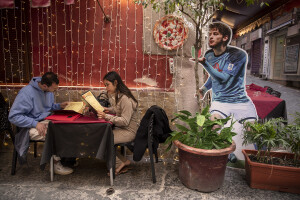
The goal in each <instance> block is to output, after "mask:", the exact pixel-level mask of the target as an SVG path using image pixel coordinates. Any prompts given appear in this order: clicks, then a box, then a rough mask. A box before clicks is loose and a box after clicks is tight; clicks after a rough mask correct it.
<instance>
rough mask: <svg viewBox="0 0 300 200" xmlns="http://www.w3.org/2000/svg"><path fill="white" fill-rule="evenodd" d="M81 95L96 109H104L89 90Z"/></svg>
mask: <svg viewBox="0 0 300 200" xmlns="http://www.w3.org/2000/svg"><path fill="white" fill-rule="evenodd" d="M81 96H82V97H83V99H84V100H85V101H86V102H87V103H88V104H90V106H91V107H92V108H93V109H95V110H96V111H97V110H100V111H104V108H103V107H102V106H101V104H100V103H99V101H98V100H97V99H96V97H95V96H94V94H93V93H92V92H91V91H88V92H86V93H84V94H83V95H81Z"/></svg>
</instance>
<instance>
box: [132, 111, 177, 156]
mask: <svg viewBox="0 0 300 200" xmlns="http://www.w3.org/2000/svg"><path fill="white" fill-rule="evenodd" d="M152 114H154V119H153V144H152V147H153V153H154V154H156V153H157V148H158V145H159V143H163V142H165V140H166V139H167V138H168V137H169V136H170V133H171V132H172V130H171V129H170V127H169V119H168V117H167V115H166V113H165V111H164V109H162V108H161V107H159V106H156V105H154V106H151V107H150V108H149V109H148V110H147V112H146V114H145V115H144V117H143V118H142V120H141V123H140V126H139V128H138V130H137V133H136V137H135V139H134V150H133V160H134V161H140V160H141V159H142V157H143V155H144V153H145V151H146V149H147V147H148V126H149V124H150V117H151V115H152Z"/></svg>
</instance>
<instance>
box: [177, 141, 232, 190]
mask: <svg viewBox="0 0 300 200" xmlns="http://www.w3.org/2000/svg"><path fill="white" fill-rule="evenodd" d="M174 144H175V145H176V146H177V147H178V149H179V178H180V180H181V182H182V183H183V184H184V185H185V186H186V187H188V188H190V189H194V190H198V191H200V192H213V191H215V190H218V189H219V188H220V187H221V186H222V184H223V181H224V176H225V170H226V164H227V159H228V155H229V154H230V153H232V152H233V151H234V150H235V148H236V145H235V143H234V142H233V143H232V145H231V146H230V147H228V148H225V149H213V150H206V149H197V148H193V147H190V146H187V145H185V144H182V143H181V142H179V141H178V140H176V141H174Z"/></svg>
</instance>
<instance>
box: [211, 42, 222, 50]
mask: <svg viewBox="0 0 300 200" xmlns="http://www.w3.org/2000/svg"><path fill="white" fill-rule="evenodd" d="M222 45H223V42H222V41H220V42H218V43H216V44H215V45H210V44H209V45H208V46H209V47H210V48H212V49H218V48H220V47H221V46H222Z"/></svg>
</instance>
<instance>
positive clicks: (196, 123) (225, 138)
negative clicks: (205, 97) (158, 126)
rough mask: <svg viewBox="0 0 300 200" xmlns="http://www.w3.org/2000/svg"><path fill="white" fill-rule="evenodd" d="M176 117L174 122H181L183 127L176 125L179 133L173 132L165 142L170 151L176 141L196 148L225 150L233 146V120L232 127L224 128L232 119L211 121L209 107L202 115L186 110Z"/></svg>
mask: <svg viewBox="0 0 300 200" xmlns="http://www.w3.org/2000/svg"><path fill="white" fill-rule="evenodd" d="M175 116H176V117H175V118H173V119H172V121H174V120H179V121H180V122H181V123H183V125H182V124H181V123H176V124H175V125H176V127H177V129H178V131H174V132H172V133H171V136H170V137H168V138H167V140H166V142H165V144H169V147H168V150H169V149H170V148H171V146H172V142H173V141H175V140H179V141H180V142H181V143H183V144H185V145H188V146H191V147H194V148H200V149H223V148H226V147H229V146H230V145H231V144H232V137H233V136H235V135H236V133H235V132H232V127H233V124H234V122H233V121H232V120H231V125H230V127H225V128H224V125H225V124H226V123H227V122H228V121H229V120H230V119H231V117H230V116H229V117H227V118H225V119H215V120H211V119H210V117H211V115H210V113H209V107H208V106H207V107H206V108H204V109H203V111H202V112H201V113H198V112H197V113H196V115H195V116H192V114H191V113H190V112H189V111H186V110H182V111H179V113H175ZM215 125H219V126H220V128H215V129H214V128H213V127H214V126H215Z"/></svg>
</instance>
